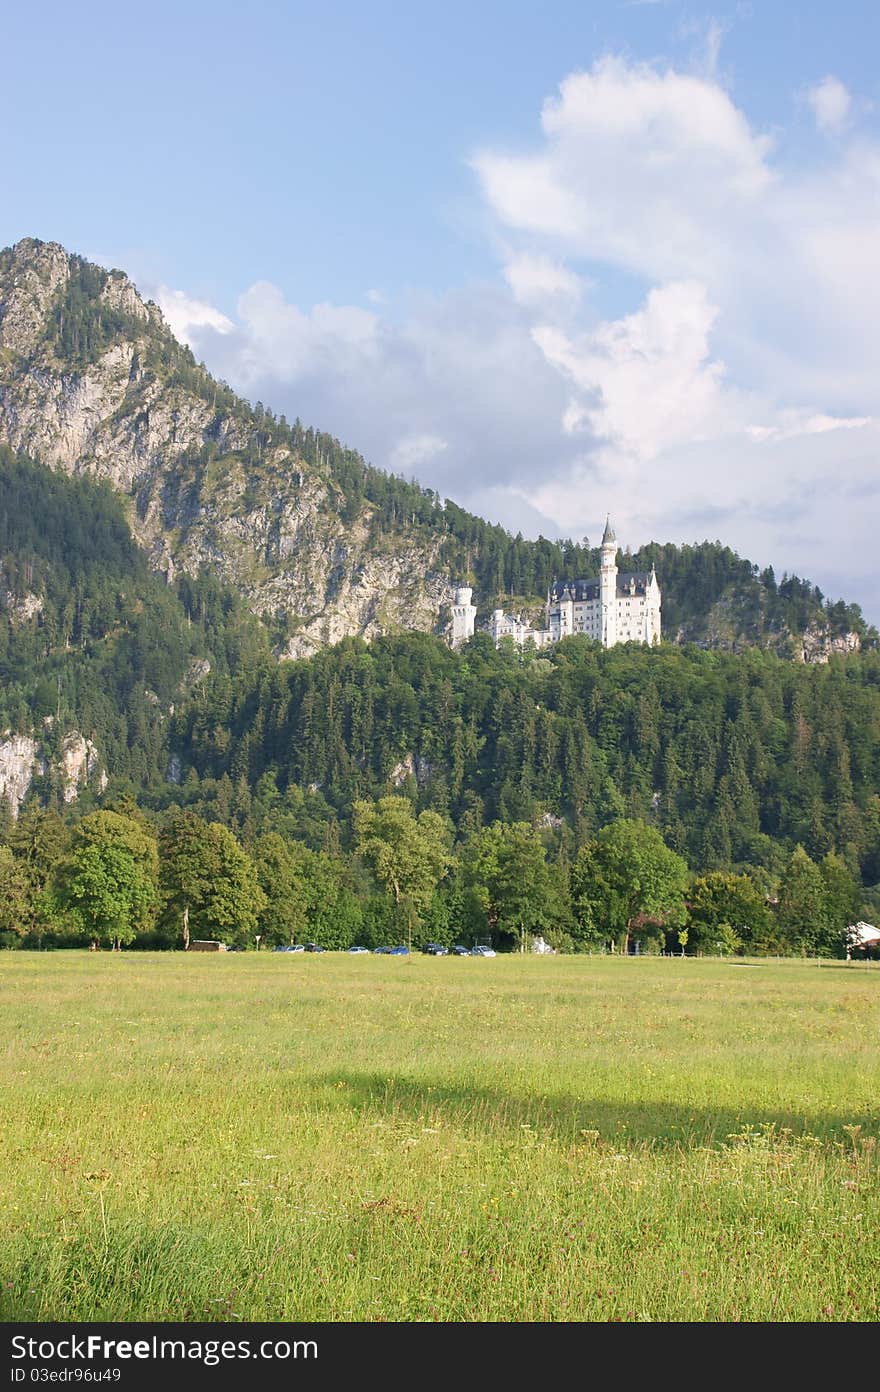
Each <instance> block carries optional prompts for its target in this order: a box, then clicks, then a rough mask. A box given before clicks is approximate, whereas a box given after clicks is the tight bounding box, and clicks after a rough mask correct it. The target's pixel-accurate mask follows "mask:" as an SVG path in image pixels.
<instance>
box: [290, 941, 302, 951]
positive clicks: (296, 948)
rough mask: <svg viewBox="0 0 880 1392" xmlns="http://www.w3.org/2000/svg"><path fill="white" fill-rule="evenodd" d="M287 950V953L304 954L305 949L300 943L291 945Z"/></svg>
mask: <svg viewBox="0 0 880 1392" xmlns="http://www.w3.org/2000/svg"><path fill="white" fill-rule="evenodd" d="M287 950H288V952H305V948H304V947H303V945H302V943H292V944H291V946H290V947H289V948H288V949H287Z"/></svg>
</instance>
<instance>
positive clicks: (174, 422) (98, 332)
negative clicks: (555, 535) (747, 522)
mask: <svg viewBox="0 0 880 1392" xmlns="http://www.w3.org/2000/svg"><path fill="white" fill-rule="evenodd" d="M0 443H3V444H6V445H7V446H9V447H10V449H12V450H13V451H15V452H18V453H23V454H25V455H27V456H29V457H30V458H32V459H34V460H38V461H40V462H42V463H43V464H45V465H48V466H50V467H51V468H53V469H56V470H61V471H63V472H65V473H67V474H70V475H74V476H80V475H86V476H89V477H91V478H94V479H100V480H105V481H106V482H107V483H109V484H110V485H112V487H113V488H114V489H116V490H117V491H118V493H119V494H120V495H121V496H122V497H123V498H124V499H125V501H126V516H127V518H128V522H129V525H130V527H131V531H132V534H133V536H134V538H135V540H136V541H137V543H138V544H139V546H140V547H141V548H142V549H143V550H144V552H145V554H146V556H147V558H148V560H149V564H150V566H151V568H152V569H153V570H154V571H155V572H158V573H159V574H160V575H163V576H164V577H165V578H166V580H168V581H169V582H171V581H173V580H174V579H175V577H177V576H179V575H181V574H185V575H187V576H190V577H198V576H199V575H204V574H206V573H210V574H211V575H212V576H213V577H214V578H215V580H217V581H219V582H220V583H221V584H225V585H227V586H229V587H230V588H231V589H233V590H235V591H236V592H237V593H238V594H240V595H241V596H242V597H243V599H244V601H245V602H246V604H247V605H248V607H249V608H250V609H251V611H252V612H253V613H254V614H256V615H257V616H258V617H259V618H260V620H261V621H262V622H263V623H264V625H265V626H266V629H267V632H268V633H269V636H270V639H271V642H272V646H273V649H274V651H275V652H276V653H277V654H279V655H286V656H293V657H298V656H303V655H307V654H309V653H312V652H314V651H316V650H317V649H319V648H321V647H324V646H327V645H328V644H332V643H334V642H336V641H338V640H339V639H340V638H343V637H346V636H361V637H364V638H367V639H371V638H373V637H375V636H376V635H377V634H379V633H382V632H389V631H394V630H396V629H421V630H423V631H434V632H442V631H443V630H444V628H445V626H446V624H447V623H448V616H449V611H448V606H449V604H450V603H451V600H452V597H453V591H454V588H455V585H456V584H457V583H459V582H460V581H461V580H465V579H466V580H468V581H469V582H470V583H472V584H473V585H474V586H475V589H476V592H477V594H476V598H477V603H478V605H479V606H480V612H479V614H478V624H479V622H480V619H481V618H485V617H486V616H487V615H488V613H489V611H490V610H491V609H492V608H493V607H495V605H496V604H498V603H503V604H505V606H507V607H512V608H518V609H521V610H523V611H531V612H532V613H535V612H536V611H537V610H539V609H540V605H541V603H542V601H543V597H544V595H545V594H546V591H547V588H548V586H549V584H550V583H551V582H552V581H553V580H554V579H564V578H575V577H576V576H578V575H583V574H587V575H589V574H594V573H596V571H597V564H598V558H597V553H596V551H595V550H593V549H591V548H590V547H589V546H588V545H578V544H574V543H571V542H568V543H559V542H554V541H549V540H547V539H546V538H539V539H538V540H537V541H526V540H524V539H523V538H522V537H521V536H517V537H513V536H511V535H510V534H509V533H508V532H506V531H505V530H504V529H503V528H501V527H498V526H492V525H490V524H488V523H486V522H483V521H482V520H481V519H479V518H476V517H473V516H471V515H470V514H468V513H467V512H465V511H464V510H463V509H461V508H459V507H457V505H456V504H454V503H453V502H451V501H444V500H442V499H441V498H440V497H439V496H438V495H437V494H436V493H434V492H433V491H432V490H430V489H423V488H420V487H419V486H418V485H417V484H414V483H408V482H406V481H405V480H403V479H401V478H396V477H394V476H392V475H389V474H385V473H383V472H381V471H380V470H378V469H375V468H372V467H370V466H369V465H367V464H366V463H365V462H364V460H363V459H362V458H361V457H360V456H359V455H358V454H357V453H356V452H355V451H353V450H349V449H345V448H344V447H343V446H341V445H340V444H339V442H338V441H336V440H335V439H333V438H332V437H331V436H329V435H325V434H322V433H320V432H317V431H315V430H313V429H308V428H305V427H303V426H302V425H301V424H300V423H299V422H298V421H297V422H294V423H293V424H290V423H288V422H287V421H286V420H285V419H284V417H283V416H282V417H281V418H280V419H279V418H276V416H275V415H274V414H273V413H272V412H271V411H270V410H267V409H266V408H264V407H263V406H261V405H260V404H257V405H256V406H254V407H252V406H250V405H249V404H248V403H246V402H245V401H243V400H242V399H241V398H239V397H238V396H236V395H235V393H234V392H233V391H231V390H230V388H229V387H228V386H226V385H225V384H224V383H221V382H217V381H216V380H215V379H214V378H212V377H211V376H210V374H209V373H208V372H207V370H206V369H205V368H204V366H200V365H199V364H198V363H196V361H195V359H194V357H193V355H192V353H191V352H190V350H189V349H188V348H186V347H183V346H182V345H181V344H179V343H178V342H177V340H176V339H175V338H174V336H173V334H172V333H171V330H170V329H169V328H168V326H167V324H166V323H165V322H164V320H163V318H162V315H161V313H160V311H159V309H158V308H157V306H156V305H155V304H153V303H151V302H144V301H143V300H142V299H141V297H140V296H139V294H138V292H137V290H136V289H135V287H134V285H133V284H132V283H131V281H130V280H129V279H128V277H127V276H126V275H124V274H123V272H121V271H117V270H113V271H106V270H103V269H101V268H100V267H97V266H94V265H92V264H90V263H89V262H87V261H85V260H83V259H82V258H81V257H79V256H76V255H72V254H70V253H69V252H67V251H65V249H64V248H63V247H61V246H59V245H58V244H57V243H44V242H39V241H36V240H34V239H25V240H23V241H21V242H19V243H18V244H17V245H16V246H14V247H11V248H8V249H7V250H5V251H3V252H0ZM652 563H653V564H656V566H657V570H658V574H659V576H660V582H661V585H662V587H663V604H664V633H665V634H666V636H668V637H669V638H671V639H672V640H673V641H678V642H694V643H697V644H698V645H700V646H705V647H720V648H728V649H732V650H741V649H744V648H747V647H752V646H759V647H768V648H771V649H773V650H774V651H777V652H779V653H781V654H782V655H785V656H791V657H795V658H797V659H800V660H807V661H813V660H825V658H827V656H828V654H829V653H830V652H831V651H835V650H852V649H854V648H858V647H860V646H862V645H864V643H865V641H866V640H867V641H868V642H869V643H873V642H875V641H876V635H875V634H873V633H872V632H871V631H869V630H868V629H867V628H866V625H865V624H864V621H863V620H862V618H861V615H860V613H859V611H858V607H857V606H854V605H846V604H843V603H837V604H835V605H831V604H829V603H827V602H826V601H825V600H824V597H823V596H822V595H821V594H820V593H819V592H818V591H817V590H815V589H814V587H813V586H811V585H810V584H809V582H807V581H803V580H800V579H798V578H797V577H783V580H782V581H781V582H779V583H778V584H777V582H776V580H775V577H774V576H773V574H772V571H765V572H763V573H762V574H760V575H759V574H758V571H757V568H756V567H754V566H753V565H751V564H750V562H748V561H747V560H744V559H743V558H741V557H739V556H737V555H736V554H735V553H734V552H733V551H731V550H730V549H729V548H727V547H724V546H722V545H721V543H720V542H706V543H703V544H702V545H698V546H693V547H673V546H662V545H658V544H657V543H650V544H649V545H647V546H645V547H643V548H641V550H639V551H637V552H635V553H629V552H627V553H625V554H623V555H622V556H621V565H622V566H623V567H624V568H641V567H643V566H650V565H651V564H652Z"/></svg>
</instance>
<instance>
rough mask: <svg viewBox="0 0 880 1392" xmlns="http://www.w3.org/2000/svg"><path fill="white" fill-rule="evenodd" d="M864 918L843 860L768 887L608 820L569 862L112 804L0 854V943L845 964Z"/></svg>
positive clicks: (447, 825) (641, 826) (395, 835)
mask: <svg viewBox="0 0 880 1392" xmlns="http://www.w3.org/2000/svg"><path fill="white" fill-rule="evenodd" d="M860 907H861V902H860V892H859V886H858V884H857V882H856V879H855V877H854V875H853V874H852V873H851V871H850V870H849V869H848V867H847V865H846V862H845V861H844V860H843V858H842V857H841V856H839V855H837V854H835V853H834V852H829V853H827V854H826V855H825V856H824V857H823V858H822V859H821V861H819V862H818V863H817V862H816V861H815V860H814V859H813V858H812V857H811V856H810V855H809V854H808V853H807V852H806V850H805V849H804V848H803V847H802V846H796V847H795V848H794V850H793V851H792V852H791V854H790V855H789V856H788V857H787V858H786V859H785V862H784V864H783V866H782V868H781V872H780V873H779V874H778V875H777V876H774V877H770V876H768V875H767V874H766V873H761V872H759V871H756V870H754V869H752V870H751V871H749V872H732V871H723V870H709V871H702V872H695V871H692V870H691V869H690V868H689V866H688V864H687V862H686V860H685V859H684V858H683V857H682V856H680V855H678V854H677V853H676V852H675V851H673V850H671V849H670V847H669V846H668V845H667V844H666V842H665V841H664V839H663V837H662V836H661V834H660V832H659V831H658V830H657V828H656V827H654V826H650V825H649V824H647V823H646V822H644V821H640V820H637V819H633V818H626V817H620V818H617V819H615V820H613V821H611V822H609V823H608V824H607V825H606V826H605V827H603V828H602V830H601V831H600V832H599V833H598V835H597V836H595V837H594V838H591V839H590V840H588V841H587V842H585V843H584V844H583V845H582V846H581V847H580V848H579V849H578V851H577V853H576V854H575V855H574V856H573V857H570V856H569V854H568V850H567V847H566V845H565V843H564V842H560V841H559V840H558V839H555V838H554V837H553V835H552V832H551V829H548V828H542V827H540V826H535V825H533V824H530V823H528V822H512V823H504V822H492V823H489V824H487V825H484V826H481V827H478V828H474V829H472V830H471V831H469V832H467V833H465V834H463V835H458V836H457V835H456V833H455V829H454V827H453V825H452V823H451V821H450V820H449V818H444V817H443V816H441V815H440V814H439V813H437V812H434V811H430V810H424V811H422V812H417V811H416V810H415V808H414V807H413V804H412V802H411V801H410V800H409V799H407V798H405V797H401V796H397V795H386V796H383V797H380V798H378V799H376V800H371V799H359V800H358V801H357V802H356V803H355V806H354V809H353V835H352V845H351V849H350V851H348V852H347V853H346V852H342V851H341V850H339V849H338V848H337V849H335V850H333V849H322V850H313V849H311V848H310V847H308V846H307V845H306V844H304V842H303V841H301V840H296V839H293V838H291V837H289V836H285V835H283V834H281V833H280V832H279V831H277V830H264V831H262V832H261V833H260V834H258V835H257V836H255V837H254V838H253V840H252V841H251V842H250V843H249V844H247V845H245V844H243V843H242V841H241V840H240V839H239V837H237V836H236V835H235V834H234V833H233V832H232V831H231V830H230V829H229V828H228V827H226V826H223V825H222V824H220V823H218V822H208V821H205V820H204V819H203V818H201V817H199V816H197V815H196V814H195V813H193V812H192V811H190V810H188V809H186V808H183V807H180V806H174V807H171V808H169V809H167V810H166V811H165V812H164V813H163V814H161V815H157V814H154V815H148V814H147V813H145V812H144V811H143V809H141V808H139V807H137V805H136V804H134V803H132V802H129V801H126V800H124V799H122V800H119V801H118V802H117V803H116V804H115V805H113V806H107V807H104V808H102V809H100V810H97V811H94V812H88V813H86V814H85V815H83V816H80V817H78V818H76V819H74V820H65V819H64V818H63V817H62V816H61V815H60V813H59V812H58V811H56V810H54V809H51V808H40V807H38V806H37V805H35V804H32V805H31V806H30V807H29V808H28V809H27V810H26V812H25V813H24V814H23V815H22V817H21V818H19V820H18V821H17V822H15V823H13V824H11V825H10V826H9V827H8V829H7V833H6V838H5V841H4V843H3V844H0V945H2V946H4V947H6V948H10V947H21V946H24V947H46V946H85V945H92V946H95V947H109V948H121V947H128V946H137V947H144V948H169V949H173V948H178V949H184V950H185V949H187V948H188V947H189V945H190V943H191V941H192V940H193V939H196V938H199V939H211V940H217V941H220V942H223V943H226V944H228V945H229V946H233V947H240V948H253V947H259V946H260V945H263V946H266V947H271V946H283V945H288V944H293V943H301V944H302V943H305V942H306V941H309V942H312V943H316V944H318V945H320V946H322V947H324V948H326V949H346V948H348V947H351V946H353V945H356V944H357V945H363V946H365V947H375V946H379V945H383V944H387V945H389V946H390V945H394V944H396V943H401V942H402V943H404V944H406V945H408V946H410V947H411V948H418V947H419V946H421V945H424V944H425V943H427V942H436V943H441V944H443V945H446V946H450V945H452V944H453V943H458V942H460V943H463V944H465V945H471V944H474V943H477V942H483V943H487V944H491V945H492V946H494V947H496V948H498V949H501V950H508V951H515V950H517V949H520V950H527V949H528V948H529V947H530V946H531V943H532V940H533V939H534V937H535V936H537V935H539V934H540V935H541V936H542V937H544V938H545V940H546V941H547V942H549V943H550V944H551V945H553V946H554V947H555V948H556V949H557V950H559V951H562V952H583V951H608V950H610V951H620V952H626V951H627V950H637V951H641V952H646V953H659V952H667V953H668V952H676V953H685V952H687V953H698V954H699V953H711V954H716V953H720V954H731V953H737V952H743V953H748V954H758V955H764V954H771V953H773V954H786V955H791V954H795V955H811V956H819V957H834V956H843V955H844V953H845V950H846V929H847V926H848V925H849V924H850V923H852V922H853V921H854V920H855V919H856V917H857V915H858V913H859V911H860Z"/></svg>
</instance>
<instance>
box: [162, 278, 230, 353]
mask: <svg viewBox="0 0 880 1392" xmlns="http://www.w3.org/2000/svg"><path fill="white" fill-rule="evenodd" d="M156 303H157V304H158V306H159V308H160V309H161V311H162V313H163V314H164V316H165V318H166V320H167V321H168V324H169V325H170V327H171V331H172V333H173V334H174V336H175V338H178V339H180V342H181V343H188V344H190V346H191V345H192V343H193V341H194V339H195V338H197V337H198V331H199V329H210V330H212V331H213V332H214V333H218V334H227V333H231V332H232V330H233V328H234V327H235V326H234V324H233V322H232V320H231V319H228V318H227V317H226V315H225V314H221V312H220V310H219V309H215V308H214V306H213V305H211V304H208V303H207V301H205V300H193V299H191V298H190V297H189V295H185V294H184V293H183V291H182V290H171V289H169V287H168V286H167V285H160V286H159V289H158V290H157V291H156Z"/></svg>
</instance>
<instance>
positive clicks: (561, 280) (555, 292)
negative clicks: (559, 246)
mask: <svg viewBox="0 0 880 1392" xmlns="http://www.w3.org/2000/svg"><path fill="white" fill-rule="evenodd" d="M504 279H505V280H506V281H507V283H508V285H509V286H510V288H511V290H512V291H513V298H514V299H515V300H516V301H517V303H518V304H522V305H535V306H541V305H546V304H547V302H548V301H551V302H552V301H557V300H562V301H564V302H565V303H567V304H568V305H569V306H573V305H576V304H577V302H578V301H579V300H580V298H581V295H582V293H583V290H584V283H583V281H582V280H581V278H580V276H577V275H575V274H574V272H573V271H570V270H569V269H568V267H567V266H564V265H563V264H562V262H560V261H554V260H552V259H551V258H550V257H549V256H532V255H529V253H528V252H521V253H520V254H519V255H514V256H512V257H511V259H510V260H509V261H508V263H507V265H506V266H505V267H504Z"/></svg>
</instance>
